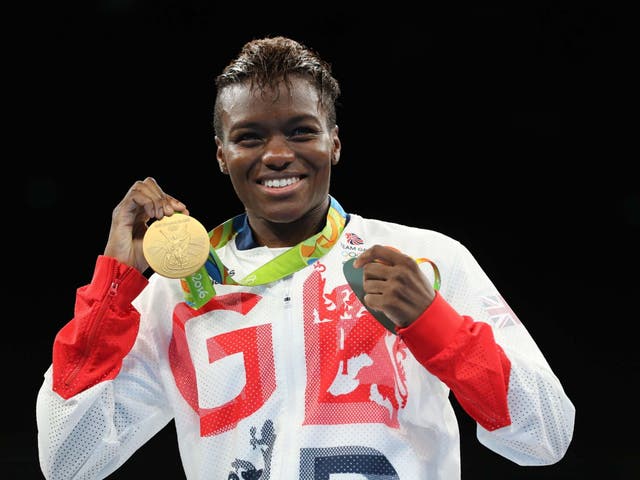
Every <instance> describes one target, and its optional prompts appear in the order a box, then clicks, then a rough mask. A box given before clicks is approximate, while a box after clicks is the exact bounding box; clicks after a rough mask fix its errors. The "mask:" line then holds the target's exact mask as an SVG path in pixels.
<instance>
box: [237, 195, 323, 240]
mask: <svg viewBox="0 0 640 480" xmlns="http://www.w3.org/2000/svg"><path fill="white" fill-rule="evenodd" d="M328 209H329V200H327V202H325V203H323V204H322V205H320V206H318V207H316V208H314V209H313V210H311V211H309V212H307V213H306V214H305V215H304V216H303V217H301V218H299V219H297V220H294V221H293V222H287V223H277V222H271V221H268V220H265V219H264V218H255V217H253V216H251V213H250V212H247V217H248V221H249V226H250V227H251V231H252V233H253V238H254V240H255V241H256V243H258V245H262V246H265V247H269V248H280V247H293V246H295V245H297V244H299V243H300V242H302V241H303V240H306V239H307V238H309V237H311V236H313V235H315V234H316V233H318V232H319V231H320V230H322V229H323V228H324V226H325V225H326V223H327V211H328Z"/></svg>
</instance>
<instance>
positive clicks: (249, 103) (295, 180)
mask: <svg viewBox="0 0 640 480" xmlns="http://www.w3.org/2000/svg"><path fill="white" fill-rule="evenodd" d="M278 85H279V86H278V90H277V91H275V92H274V91H271V90H268V91H264V92H263V91H260V90H258V89H252V88H251V86H250V84H249V83H241V84H235V85H231V86H228V87H226V88H225V89H224V90H223V91H222V92H221V93H220V107H221V120H222V123H221V125H222V138H219V137H216V145H217V153H216V157H217V159H218V163H219V165H220V169H221V170H222V171H223V172H224V173H226V174H228V175H229V176H230V178H231V183H232V184H233V188H234V190H235V192H236V194H237V195H238V198H239V199H240V201H241V202H242V203H243V205H244V206H245V210H246V213H247V215H248V219H249V224H250V225H251V228H252V229H253V231H254V235H255V237H256V240H257V241H258V243H260V244H262V245H267V246H272V247H278V246H291V245H294V244H296V243H298V242H300V241H302V240H304V239H305V238H308V237H309V236H311V235H313V234H314V233H316V232H317V231H318V230H319V229H321V228H322V227H323V226H324V224H325V218H326V214H327V209H328V208H329V197H328V195H329V184H330V179H331V167H332V165H335V164H336V163H338V159H339V157H340V140H339V138H338V127H337V126H333V127H329V126H328V125H327V123H328V122H327V117H326V113H325V112H324V111H323V110H322V109H321V108H320V106H319V103H318V93H317V91H316V90H315V88H314V87H313V86H312V85H311V84H310V83H309V82H308V81H307V80H305V79H304V78H302V77H299V76H293V77H290V83H289V84H286V83H284V82H280V83H279V84H278ZM274 94H275V95H274Z"/></svg>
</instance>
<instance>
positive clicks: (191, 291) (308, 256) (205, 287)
mask: <svg viewBox="0 0 640 480" xmlns="http://www.w3.org/2000/svg"><path fill="white" fill-rule="evenodd" d="M329 199H330V205H329V212H328V213H327V222H326V224H325V226H324V228H323V229H322V230H321V231H320V232H318V233H316V234H315V235H312V236H311V237H309V238H307V239H306V240H303V241H302V242H300V243H299V244H298V245H295V246H293V247H291V248H289V249H288V250H286V251H284V252H283V253H281V254H280V255H278V256H277V257H275V258H273V259H272V260H270V261H269V262H267V263H265V264H264V265H262V266H260V267H258V268H257V269H256V270H254V271H253V272H251V273H250V274H249V275H247V276H246V277H244V278H243V279H241V280H239V281H236V280H234V279H233V278H231V276H230V275H229V270H228V269H227V267H226V266H225V265H224V264H223V263H222V261H221V260H220V258H219V257H218V255H217V253H216V249H217V248H222V247H223V246H225V245H226V244H227V242H228V241H229V240H231V239H232V238H233V237H234V235H235V234H236V233H237V232H238V230H239V229H240V227H241V226H242V225H244V224H245V220H246V214H244V213H243V214H240V215H237V216H235V217H233V218H231V219H229V220H227V221H226V222H224V223H222V224H220V225H218V226H217V227H216V228H214V229H213V230H211V231H210V232H209V243H210V245H209V258H208V259H207V261H206V263H205V264H204V265H203V266H202V267H200V269H199V270H198V271H197V272H195V273H194V274H192V275H189V276H188V277H185V278H183V279H181V280H180V282H181V285H182V290H183V292H184V296H185V300H186V302H187V304H189V305H190V306H191V307H194V308H196V309H197V308H200V307H201V306H202V305H204V304H205V303H207V302H208V301H209V300H210V299H211V298H213V297H214V296H215V294H216V292H215V288H214V287H213V285H214V283H219V284H225V285H264V284H265V283H269V282H273V281H275V280H279V279H280V278H283V277H286V276H288V275H291V274H292V273H294V272H297V271H298V270H300V269H302V268H304V267H306V266H307V265H311V264H312V263H313V262H315V261H316V260H318V259H319V258H320V257H322V256H323V255H324V254H325V253H327V252H328V251H329V250H330V249H331V248H332V247H333V246H334V245H335V243H336V242H337V241H338V238H339V237H340V234H341V233H342V230H344V226H345V224H346V219H347V214H346V213H345V211H344V209H343V208H342V206H341V205H340V204H339V203H338V202H337V200H336V199H334V198H333V197H331V196H329Z"/></svg>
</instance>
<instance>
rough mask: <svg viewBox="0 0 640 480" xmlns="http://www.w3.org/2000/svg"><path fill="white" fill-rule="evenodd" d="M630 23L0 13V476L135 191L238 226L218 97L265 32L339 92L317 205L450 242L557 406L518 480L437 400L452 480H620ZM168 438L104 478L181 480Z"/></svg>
mask: <svg viewBox="0 0 640 480" xmlns="http://www.w3.org/2000/svg"><path fill="white" fill-rule="evenodd" d="M347 5H349V6H347ZM630 15H631V14H630V12H626V11H624V10H616V9H614V8H586V7H574V8H556V7H554V8H539V7H538V8H524V7H520V8H472V7H465V8H453V7H452V8H440V9H438V8H432V7H427V6H424V7H418V4H417V2H416V4H415V5H414V4H413V3H406V4H403V2H391V3H390V4H387V5H380V6H379V7H375V6H373V5H372V4H362V6H360V7H358V6H354V5H353V4H349V3H347V2H338V3H337V4H333V3H331V4H313V5H309V4H291V5H289V4H282V3H278V4H276V3H273V4H261V6H258V7H256V6H255V5H245V4H241V3H237V4H236V3H233V2H232V3H231V4H225V5H216V4H215V2H204V1H201V2H196V1H166V0H163V1H154V2H141V1H135V0H111V1H106V0H104V1H87V2H82V3H81V4H70V3H66V4H60V3H58V2H51V3H46V4H44V2H40V3H33V2H24V3H23V4H22V5H21V7H20V10H19V11H16V12H15V13H14V12H9V13H7V14H6V15H5V20H6V21H7V23H8V24H9V25H8V26H9V30H7V31H9V32H10V35H9V38H8V39H7V40H6V41H5V49H4V50H5V56H4V60H3V61H4V65H5V70H4V72H5V73H4V77H5V81H7V80H8V86H7V87H6V89H5V93H6V94H7V102H6V105H7V107H8V108H7V109H6V110H5V114H6V115H7V119H8V120H9V123H10V127H9V128H6V129H5V132H7V133H8V135H7V136H6V138H5V145H6V147H7V148H6V151H5V163H4V165H5V169H4V178H5V188H7V191H8V192H9V194H8V195H7V197H6V198H5V202H6V203H8V205H6V207H5V208H6V209H7V210H8V211H7V212H6V214H5V215H6V216H5V220H6V222H5V228H4V229H3V231H4V232H5V239H4V244H5V252H6V253H7V255H6V256H5V262H6V268H7V271H8V272H11V273H12V274H11V276H10V277H9V278H8V284H6V285H5V291H6V292H8V295H7V296H6V297H5V302H6V305H8V306H9V305H10V306H11V308H10V309H9V308H8V309H7V312H8V313H9V315H7V316H5V322H4V326H5V328H4V329H3V332H4V338H3V342H2V346H3V349H2V350H3V352H2V355H3V358H4V361H3V364H4V366H5V370H6V371H8V372H9V376H8V377H7V378H5V385H4V388H3V397H4V400H5V407H4V410H5V419H4V421H3V426H2V445H1V446H2V449H1V453H0V455H1V458H0V460H1V461H2V465H0V471H1V472H2V476H3V477H4V478H28V479H31V478H34V479H36V478H42V475H41V473H40V470H39V467H38V464H37V446H36V433H37V428H36V424H35V399H36V394H37V390H38V388H39V386H40V383H41V381H42V375H43V373H44V371H45V370H46V368H47V367H48V365H49V363H50V358H51V345H52V342H53V338H54V336H55V333H56V332H57V331H58V329H59V328H61V327H62V325H63V324H64V323H66V322H67V321H68V320H69V319H70V317H71V314H72V310H73V302H74V294H75V289H76V288H78V287H80V286H81V285H83V284H85V283H87V282H88V281H89V280H90V278H91V273H92V270H93V264H94V261H95V258H96V256H97V255H98V254H100V253H101V252H102V249H103V247H104V244H105V242H106V238H107V233H108V229H109V223H110V216H111V211H112V209H113V207H114V206H115V205H116V204H117V203H118V202H119V201H120V199H121V198H122V197H123V196H124V194H125V193H126V191H127V189H128V188H129V187H130V185H131V184H132V183H133V182H134V181H135V180H138V179H143V178H144V177H146V176H153V177H155V178H156V179H157V180H158V181H159V182H160V184H161V186H162V187H163V188H164V190H165V191H167V192H169V193H171V194H173V195H174V196H176V197H177V198H179V199H181V200H182V201H184V202H185V203H186V204H187V205H188V207H189V209H190V211H191V213H192V214H193V215H194V216H196V217H197V218H198V219H199V220H201V221H202V222H203V223H204V224H205V225H206V226H207V227H208V228H213V227H214V226H215V225H217V224H218V223H220V222H221V221H222V220H225V219H227V218H229V217H230V216H232V215H234V214H236V213H238V212H239V211H240V210H239V209H240V208H241V206H240V204H239V202H238V201H237V200H236V198H235V196H234V194H233V190H232V189H231V186H230V184H229V181H228V178H227V177H225V176H223V175H221V174H220V173H219V171H218V168H217V164H216V162H215V148H214V147H215V145H214V141H213V133H212V128H211V111H212V107H213V100H214V94H215V91H214V87H213V80H214V77H215V75H216V74H217V73H219V72H220V71H221V69H222V68H223V67H224V65H226V63H227V62H228V61H229V60H231V58H232V57H233V56H234V55H235V54H236V53H237V52H238V50H239V49H240V47H241V46H242V44H243V43H244V42H245V41H247V40H249V39H251V38H255V37H260V36H263V35H277V34H283V35H288V36H292V37H294V38H296V39H298V40H301V41H303V42H304V43H306V44H308V45H309V46H310V47H312V48H314V49H316V50H317V51H318V52H319V53H320V54H321V55H322V56H323V57H324V58H326V59H327V60H329V61H330V62H331V63H332V65H333V67H334V73H335V76H336V77H337V78H338V80H339V81H340V83H341V85H342V90H343V95H342V97H341V105H340V107H339V110H338V123H339V125H340V133H341V139H342V142H343V151H342V157H341V161H340V163H339V164H338V166H337V167H335V169H334V175H333V180H332V193H333V194H334V195H335V196H336V198H337V199H338V200H339V201H340V202H341V204H342V205H343V206H344V207H345V209H347V210H348V211H352V212H355V213H359V214H361V215H363V216H368V217H378V218H382V219H385V220H392V221H397V222H400V223H406V224H411V225H415V226H419V227H425V228H431V229H435V230H439V231H442V232H444V233H446V234H448V235H450V236H452V237H454V238H456V239H458V240H460V241H462V242H463V243H464V244H465V245H467V247H469V249H470V250H471V251H472V253H473V254H474V255H475V256H476V258H477V259H478V261H479V262H480V264H481V265H482V266H483V268H484V269H485V271H486V272H487V273H488V274H489V276H490V277H491V278H492V279H493V280H494V283H495V284H496V286H497V287H498V289H499V290H500V291H501V292H502V294H503V296H504V297H505V298H506V299H507V301H508V302H509V303H510V305H511V307H512V308H513V309H514V310H515V311H516V312H517V313H518V315H519V317H520V319H521V320H522V321H523V322H524V323H525V325H526V326H527V328H528V329H529V331H530V332H531V333H532V335H533V336H534V338H535V339H536V341H537V342H538V344H539V346H540V347H541V349H542V350H543V352H544V353H545V355H546V357H547V360H548V361H549V363H550V364H551V366H552V368H553V369H554V370H555V372H556V374H557V375H558V377H559V378H560V379H561V381H562V383H563V385H564V387H565V390H566V391H567V393H568V394H569V396H570V398H571V399H572V400H573V402H574V404H575V405H576V408H577V416H576V427H575V434H574V439H573V443H572V445H571V447H570V449H569V451H568V453H567V455H566V457H565V458H564V459H563V460H562V461H560V462H559V463H558V464H556V465H553V466H547V467H535V468H534V467H530V468H523V467H519V466H517V465H515V464H512V463H511V462H509V461H507V460H505V459H503V458H501V457H499V456H498V455H496V454H494V453H492V452H490V451H489V450H487V449H485V448H484V447H483V446H482V445H480V444H479V443H478V442H477V440H476V439H475V431H474V426H473V423H472V422H471V421H470V420H469V419H468V418H467V417H466V416H465V415H464V414H463V413H462V412H460V411H459V409H458V407H457V405H456V408H457V409H458V410H457V411H458V412H459V420H460V428H461V436H462V445H461V448H462V464H463V467H462V469H463V478H467V479H470V478H524V479H534V478H535V479H550V478H554V479H555V478H558V479H560V478H562V479H569V478H571V479H577V478H581V479H582V478H603V477H604V478H607V479H618V478H619V479H627V478H638V474H639V473H640V468H639V463H640V460H639V451H640V450H639V448H638V446H639V442H638V440H637V437H636V435H637V431H638V429H637V427H638V422H637V419H636V412H637V407H636V404H637V401H636V400H635V390H636V389H637V386H638V382H637V371H638V363H639V362H638V359H637V355H636V354H635V353H634V352H635V350H636V348H635V346H636V343H637V322H638V315H637V310H636V309H632V306H634V302H633V301H634V300H635V299H636V298H637V295H638V291H639V289H638V285H639V282H638V280H637V268H638V255H637V248H638V245H639V244H640V242H638V239H639V235H638V230H639V229H638V226H639V225H640V189H639V187H638V182H637V178H638V174H637V173H636V172H635V170H636V167H635V165H637V148H636V147H637V145H636V143H637V120H636V119H635V116H636V115H637V108H636V107H634V106H632V92H633V93H635V91H636V90H637V78H635V76H634V71H635V65H634V64H637V58H638V56H637V52H636V51H635V50H634V49H633V48H631V37H632V35H631V32H632V30H633V29H632V28H630V27H629V26H628V23H629V22H628V20H629V18H630ZM631 118H633V120H631ZM634 158H636V160H633V159H634ZM7 402H8V405H7ZM174 433H175V432H174V430H173V425H172V424H170V425H169V426H168V427H167V428H166V429H165V430H163V431H162V432H161V433H160V434H159V435H158V436H157V437H155V438H154V439H152V440H151V441H150V442H149V443H148V444H147V445H145V446H144V447H143V448H141V449H140V450H139V451H138V452H137V453H136V454H135V455H134V457H132V458H131V459H130V460H129V461H128V463H127V464H125V466H123V467H122V468H121V469H120V470H119V471H118V472H117V473H115V474H114V475H113V476H112V477H110V478H117V479H130V478H139V476H140V475H142V474H145V475H149V476H153V475H156V474H158V475H162V476H163V478H184V474H183V473H182V470H181V467H180V461H179V457H178V452H177V444H176V441H175V438H174ZM5 474H7V475H8V476H5Z"/></svg>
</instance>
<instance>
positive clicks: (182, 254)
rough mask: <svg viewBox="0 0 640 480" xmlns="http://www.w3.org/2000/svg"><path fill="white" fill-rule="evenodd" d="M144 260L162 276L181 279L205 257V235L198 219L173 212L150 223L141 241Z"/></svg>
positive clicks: (205, 232) (194, 269)
mask: <svg viewBox="0 0 640 480" xmlns="http://www.w3.org/2000/svg"><path fill="white" fill-rule="evenodd" d="M142 252H143V253H144V258H146V260H147V262H149V265H150V266H151V268H153V270H154V271H155V272H157V273H159V274H160V275H162V276H163V277H167V278H184V277H187V276H189V275H191V274H193V273H195V272H197V271H198V270H199V269H200V267H202V266H203V265H204V264H205V263H206V261H207V257H208V256H209V234H208V232H207V230H206V229H205V228H204V227H203V226H202V224H201V223H200V222H198V220H196V219H195V218H193V217H190V216H188V215H183V214H180V213H176V214H173V215H171V216H170V217H162V219H160V220H156V221H155V222H153V223H152V224H151V225H150V226H149V228H148V229H147V231H146V233H145V235H144V238H143V239H142Z"/></svg>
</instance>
